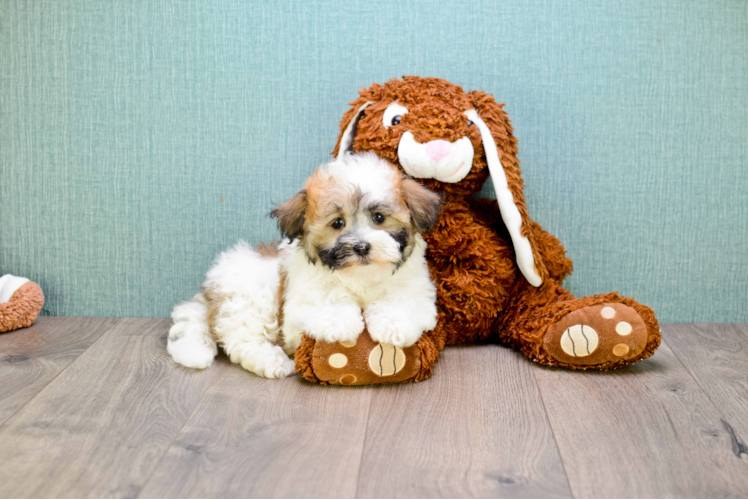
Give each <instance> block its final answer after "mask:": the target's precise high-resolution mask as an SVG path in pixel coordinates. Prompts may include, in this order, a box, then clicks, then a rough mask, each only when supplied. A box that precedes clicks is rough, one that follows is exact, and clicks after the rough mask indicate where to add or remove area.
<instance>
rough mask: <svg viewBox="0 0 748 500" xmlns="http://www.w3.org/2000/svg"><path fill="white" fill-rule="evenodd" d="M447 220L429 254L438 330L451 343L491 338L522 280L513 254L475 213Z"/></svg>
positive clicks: (432, 240) (451, 214)
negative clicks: (437, 312)
mask: <svg viewBox="0 0 748 500" xmlns="http://www.w3.org/2000/svg"><path fill="white" fill-rule="evenodd" d="M442 218H443V220H444V221H445V222H446V224H444V225H441V224H440V225H441V226H442V227H440V228H439V233H440V234H439V235H438V236H437V237H432V238H430V240H429V253H428V255H427V257H428V261H429V268H430V269H431V278H432V279H433V281H434V283H435V284H436V289H437V308H438V310H439V319H438V322H439V323H438V325H437V330H438V331H440V333H441V335H440V336H441V337H442V338H443V339H444V341H445V343H446V344H460V343H463V342H472V341H476V340H481V339H486V338H488V337H490V336H492V334H493V333H494V330H495V323H496V320H497V318H498V317H499V315H500V314H501V312H502V311H503V309H504V307H505V305H506V303H507V300H508V297H509V293H510V291H511V288H512V286H513V285H514V282H515V280H516V279H517V277H518V276H519V270H518V269H517V266H516V264H515V261H514V251H513V250H512V247H511V244H510V243H509V242H507V241H505V240H503V239H501V238H499V236H498V235H497V234H496V232H495V231H494V230H493V229H492V228H490V227H488V226H486V225H484V224H482V223H481V221H480V219H478V217H476V216H474V214H472V213H470V212H465V211H464V210H459V211H452V212H448V213H446V214H443V215H442ZM447 235H448V236H447ZM445 236H447V237H446V238H445Z"/></svg>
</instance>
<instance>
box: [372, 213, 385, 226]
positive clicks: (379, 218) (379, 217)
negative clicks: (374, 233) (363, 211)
mask: <svg viewBox="0 0 748 500" xmlns="http://www.w3.org/2000/svg"><path fill="white" fill-rule="evenodd" d="M371 220H373V221H374V222H376V223H377V224H381V223H382V222H384V215H382V214H380V213H379V212H377V213H375V214H374V215H372V216H371Z"/></svg>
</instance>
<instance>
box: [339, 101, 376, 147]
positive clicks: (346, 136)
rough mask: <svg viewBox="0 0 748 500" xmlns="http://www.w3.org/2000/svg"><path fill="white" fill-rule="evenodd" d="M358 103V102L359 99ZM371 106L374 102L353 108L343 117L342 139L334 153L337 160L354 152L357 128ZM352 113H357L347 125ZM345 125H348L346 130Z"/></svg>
mask: <svg viewBox="0 0 748 500" xmlns="http://www.w3.org/2000/svg"><path fill="white" fill-rule="evenodd" d="M356 101H358V99H357V100H356ZM356 101H354V102H356ZM370 104H374V101H366V102H365V103H363V104H362V105H361V106H359V107H358V108H352V109H351V110H349V111H348V113H346V114H345V115H343V121H342V122H341V124H340V125H341V127H340V128H341V133H340V137H338V144H337V145H336V146H335V151H333V155H335V157H336V158H337V157H338V156H340V155H341V154H346V153H347V152H349V151H352V150H353V139H354V138H355V137H356V127H357V126H358V121H359V120H360V119H361V117H362V116H363V115H364V110H365V109H366V108H367V107H368V106H369V105H370ZM351 111H355V112H354V113H353V116H352V117H350V118H348V120H347V123H346V118H347V117H348V115H349V114H350V112H351ZM343 123H346V125H345V128H343Z"/></svg>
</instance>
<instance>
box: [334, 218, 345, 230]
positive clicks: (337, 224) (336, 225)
mask: <svg viewBox="0 0 748 500" xmlns="http://www.w3.org/2000/svg"><path fill="white" fill-rule="evenodd" d="M343 226H345V221H344V220H343V219H342V218H340V217H338V218H337V219H335V220H334V221H332V227H333V229H340V228H341V227H343Z"/></svg>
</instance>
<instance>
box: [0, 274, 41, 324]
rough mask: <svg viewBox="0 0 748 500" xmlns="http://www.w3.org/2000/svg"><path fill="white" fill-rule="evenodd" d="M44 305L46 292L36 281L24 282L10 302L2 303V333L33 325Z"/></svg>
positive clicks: (0, 306) (0, 310) (0, 315)
mask: <svg viewBox="0 0 748 500" xmlns="http://www.w3.org/2000/svg"><path fill="white" fill-rule="evenodd" d="M43 305H44V293H43V292H42V289H41V288H40V287H39V285H37V284H36V283H33V282H31V281H29V282H27V283H24V284H23V285H21V287H20V288H19V289H18V290H16V291H15V292H14V293H13V295H12V296H11V298H10V300H9V301H8V302H4V303H2V304H0V333H2V332H9V331H11V330H17V329H18V328H25V327H27V326H31V325H32V324H33V323H34V321H36V317H37V315H38V314H39V311H41V310H42V306H43Z"/></svg>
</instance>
